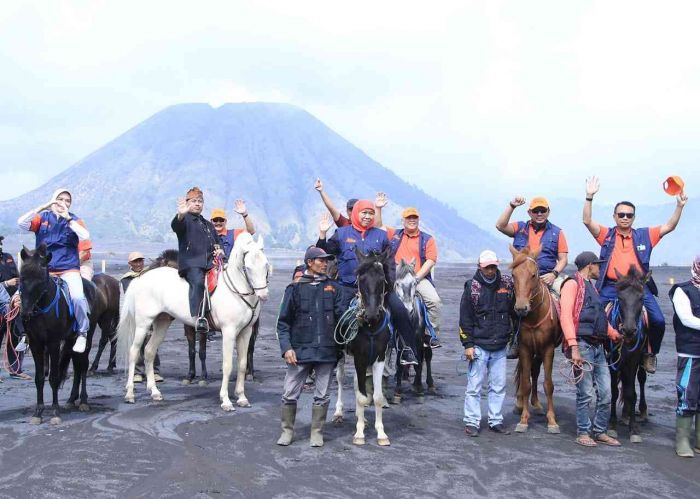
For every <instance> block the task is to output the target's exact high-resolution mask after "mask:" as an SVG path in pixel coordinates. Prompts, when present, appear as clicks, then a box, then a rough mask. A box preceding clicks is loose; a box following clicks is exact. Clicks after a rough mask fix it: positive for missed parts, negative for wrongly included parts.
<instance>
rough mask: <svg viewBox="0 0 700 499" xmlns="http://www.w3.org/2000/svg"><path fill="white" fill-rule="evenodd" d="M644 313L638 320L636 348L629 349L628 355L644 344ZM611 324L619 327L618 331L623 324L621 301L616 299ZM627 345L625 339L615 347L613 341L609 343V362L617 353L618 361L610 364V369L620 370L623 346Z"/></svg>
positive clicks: (611, 313)
mask: <svg viewBox="0 0 700 499" xmlns="http://www.w3.org/2000/svg"><path fill="white" fill-rule="evenodd" d="M643 316H644V313H643V312H642V313H641V314H639V319H638V320H637V332H636V333H635V335H634V340H635V343H634V346H633V347H632V348H631V349H630V348H628V349H627V353H634V352H636V351H637V349H638V348H640V347H641V346H642V345H643V344H644V340H645V339H646V338H645V336H646V335H645V334H644V318H643ZM610 322H611V323H612V324H615V325H616V326H617V329H618V330H619V329H620V324H621V323H622V314H621V313H620V300H619V299H615V300H613V302H612V308H611V309H610ZM624 343H625V339H623V340H622V341H620V342H619V343H618V344H617V345H615V344H614V343H613V342H612V340H610V341H609V348H608V349H609V351H610V354H609V357H608V360H610V359H611V358H612V357H613V354H615V353H617V359H615V360H614V361H612V362H610V369H611V370H613V371H617V370H618V369H619V368H620V365H621V364H622V359H623V356H624V355H623V350H622V347H623V344H624Z"/></svg>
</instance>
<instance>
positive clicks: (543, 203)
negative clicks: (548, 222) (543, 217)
mask: <svg viewBox="0 0 700 499" xmlns="http://www.w3.org/2000/svg"><path fill="white" fill-rule="evenodd" d="M535 208H547V209H549V202H548V201H547V198H543V197H538V198H532V201H530V209H531V210H534V209H535Z"/></svg>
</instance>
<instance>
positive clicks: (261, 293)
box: [255, 288, 270, 301]
mask: <svg viewBox="0 0 700 499" xmlns="http://www.w3.org/2000/svg"><path fill="white" fill-rule="evenodd" d="M255 296H257V297H258V298H259V299H260V301H267V300H268V298H270V290H269V289H268V288H264V289H256V290H255Z"/></svg>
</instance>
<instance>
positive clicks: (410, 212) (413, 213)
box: [401, 208, 420, 218]
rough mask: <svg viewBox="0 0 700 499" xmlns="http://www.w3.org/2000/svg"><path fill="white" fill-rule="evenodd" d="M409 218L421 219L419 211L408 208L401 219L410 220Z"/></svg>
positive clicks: (402, 213)
mask: <svg viewBox="0 0 700 499" xmlns="http://www.w3.org/2000/svg"><path fill="white" fill-rule="evenodd" d="M408 217H420V215H419V214H418V210H417V209H415V208H406V209H405V210H403V211H402V212H401V218H408Z"/></svg>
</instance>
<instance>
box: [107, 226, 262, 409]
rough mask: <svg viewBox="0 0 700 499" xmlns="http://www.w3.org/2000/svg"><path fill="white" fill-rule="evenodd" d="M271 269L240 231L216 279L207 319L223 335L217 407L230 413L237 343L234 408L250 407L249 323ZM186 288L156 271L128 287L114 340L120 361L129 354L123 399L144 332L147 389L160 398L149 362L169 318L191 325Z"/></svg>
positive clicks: (170, 272) (170, 273)
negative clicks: (246, 383)
mask: <svg viewBox="0 0 700 499" xmlns="http://www.w3.org/2000/svg"><path fill="white" fill-rule="evenodd" d="M269 271H270V266H269V264H268V261H267V257H266V256H265V253H264V252H263V239H262V237H260V238H259V239H258V241H257V242H256V241H255V240H254V239H253V236H251V235H250V234H248V233H247V232H243V233H241V234H240V235H239V236H238V237H237V238H236V242H235V244H234V245H233V249H232V250H231V255H230V256H229V260H228V264H227V265H226V266H225V267H224V270H223V272H222V273H221V274H220V275H219V283H218V286H217V288H216V290H215V292H214V293H213V294H212V295H211V317H212V319H213V321H214V324H215V325H216V326H217V327H218V328H219V329H220V330H221V333H222V336H223V347H222V351H223V359H222V360H223V378H222V380H221V390H220V392H219V398H220V399H221V408H222V409H223V410H225V411H233V410H234V407H233V404H232V403H231V400H230V399H229V396H228V382H229V378H230V376H231V369H232V367H233V344H234V341H235V342H236V352H237V355H238V376H237V379H236V397H237V404H238V405H239V406H240V407H250V402H248V399H247V398H246V396H245V393H244V388H243V384H244V381H245V371H246V364H247V355H246V353H247V351H248V341H249V340H250V335H251V331H252V325H253V324H254V323H255V320H256V319H257V318H258V315H259V313H260V307H261V301H265V300H267V298H268V296H269V290H268V279H269ZM188 292H189V285H188V284H187V281H185V280H184V279H182V278H181V277H180V276H179V275H178V273H177V270H176V269H173V268H170V267H161V268H156V269H153V270H149V271H148V272H146V273H145V274H143V275H142V276H140V277H139V278H138V279H134V281H133V282H132V283H131V285H130V286H129V289H128V290H127V292H126V295H125V296H124V303H123V304H122V310H121V319H120V321H119V330H118V332H117V338H118V341H119V350H120V352H121V353H122V356H123V357H126V355H127V353H128V359H129V375H128V379H127V382H126V395H125V396H124V400H125V401H126V402H128V403H131V404H133V403H134V368H135V365H136V360H137V358H138V355H139V350H140V349H141V345H143V342H144V339H145V338H146V334H147V333H148V331H149V329H150V327H151V326H153V332H152V334H151V339H150V341H149V342H148V344H147V345H146V348H145V351H144V362H145V367H146V389H147V390H150V391H151V398H152V399H153V400H163V395H162V394H161V393H160V391H159V390H158V387H157V386H156V382H155V378H154V373H153V360H154V358H155V355H156V352H157V351H158V347H159V346H160V344H161V342H162V341H163V339H164V338H165V333H166V331H167V330H168V327H169V326H170V323H171V322H172V321H173V320H174V319H178V320H180V321H182V322H183V323H185V324H187V325H190V326H194V322H193V320H192V317H191V316H190V307H189V301H188Z"/></svg>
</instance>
